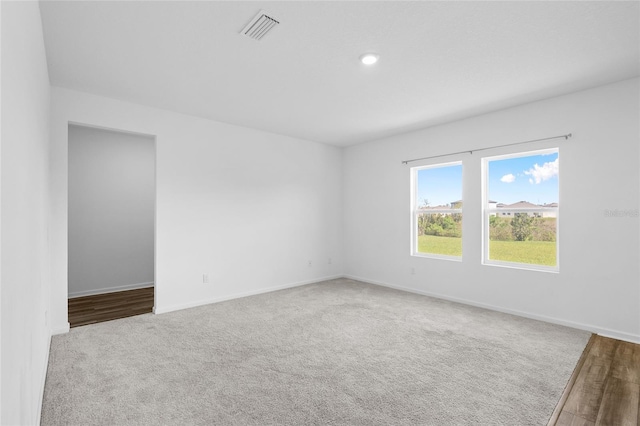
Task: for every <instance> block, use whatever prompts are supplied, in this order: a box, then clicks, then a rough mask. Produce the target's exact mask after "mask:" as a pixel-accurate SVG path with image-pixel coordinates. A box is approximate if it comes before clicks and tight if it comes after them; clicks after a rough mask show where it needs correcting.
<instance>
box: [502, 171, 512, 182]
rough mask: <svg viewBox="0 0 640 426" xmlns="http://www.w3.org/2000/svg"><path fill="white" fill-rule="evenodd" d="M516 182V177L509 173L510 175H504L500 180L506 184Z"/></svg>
mask: <svg viewBox="0 0 640 426" xmlns="http://www.w3.org/2000/svg"><path fill="white" fill-rule="evenodd" d="M514 180H516V177H515V176H514V175H512V174H511V173H509V174H508V175H504V176H502V177H501V178H500V182H504V183H511V182H513V181H514Z"/></svg>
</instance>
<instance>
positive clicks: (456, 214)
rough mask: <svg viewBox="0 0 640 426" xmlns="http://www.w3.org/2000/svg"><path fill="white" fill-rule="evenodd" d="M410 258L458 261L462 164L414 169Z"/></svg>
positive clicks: (460, 230)
mask: <svg viewBox="0 0 640 426" xmlns="http://www.w3.org/2000/svg"><path fill="white" fill-rule="evenodd" d="M412 172H413V173H412V176H413V179H414V193H413V200H412V201H413V254H414V255H423V256H429V257H450V258H461V257H462V164H461V163H447V164H438V165H434V166H425V167H415V168H413V169H412Z"/></svg>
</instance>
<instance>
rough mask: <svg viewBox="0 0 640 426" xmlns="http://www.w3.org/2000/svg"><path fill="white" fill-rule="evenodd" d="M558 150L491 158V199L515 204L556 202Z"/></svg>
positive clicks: (489, 175)
mask: <svg viewBox="0 0 640 426" xmlns="http://www.w3.org/2000/svg"><path fill="white" fill-rule="evenodd" d="M558 169H559V158H558V153H557V152H554V153H551V154H544V155H539V154H538V155H531V156H527V157H518V158H507V159H504V160H494V161H490V162H489V173H488V180H487V183H488V186H489V199H490V200H492V201H497V202H498V203H504V204H512V203H517V202H518V201H528V202H530V203H533V204H545V203H557V202H558V201H559V200H558Z"/></svg>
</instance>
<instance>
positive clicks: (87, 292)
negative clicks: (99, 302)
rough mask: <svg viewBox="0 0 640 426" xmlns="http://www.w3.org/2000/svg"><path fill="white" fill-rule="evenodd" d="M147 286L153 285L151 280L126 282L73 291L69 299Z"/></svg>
mask: <svg viewBox="0 0 640 426" xmlns="http://www.w3.org/2000/svg"><path fill="white" fill-rule="evenodd" d="M147 287H153V282H148V283H135V284H126V285H121V286H118V287H107V288H98V289H95V290H83V291H76V292H73V293H69V299H74V298H76V297H83V296H93V295H95V294H106V293H115V292H118V291H126V290H136V289H139V288H147Z"/></svg>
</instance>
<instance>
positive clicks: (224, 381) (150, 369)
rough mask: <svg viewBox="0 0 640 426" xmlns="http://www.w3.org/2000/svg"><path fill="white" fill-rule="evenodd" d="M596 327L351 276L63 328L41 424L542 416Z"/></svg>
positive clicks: (445, 421)
mask: <svg viewBox="0 0 640 426" xmlns="http://www.w3.org/2000/svg"><path fill="white" fill-rule="evenodd" d="M588 339H589V333H586V332H582V331H578V330H574V329H570V328H566V327H561V326H556V325H552V324H547V323H543V322H538V321H532V320H528V319H523V318H519V317H515V316H510V315H505V314H501V313H497V312H492V311H488V310H483V309H478V308H473V307H469V306H465V305H460V304H455V303H451V302H446V301H442V300H437V299H432V298H428V297H424V296H418V295H415V294H410V293H405V292H401V291H396V290H391V289H386V288H383V287H378V286H373V285H369V284H364V283H360V282H356V281H352V280H347V279H340V280H333V281H327V282H323V283H318V284H312V285H307V286H303V287H297V288H293V289H288V290H282V291H278V292H273V293H268V294H263V295H258V296H252V297H247V298H243V299H236V300H232V301H228V302H223V303H217V304H213V305H207V306H203V307H199V308H193V309H188V310H183V311H179V312H173V313H168V314H163V315H153V314H147V315H142V316H138V317H132V318H126V319H121V320H116V321H112V322H107V323H101V324H96V325H90V326H85V327H79V328H74V329H73V330H71V332H70V333H68V334H65V335H60V336H54V338H53V340H52V342H51V355H50V361H49V370H48V373H47V382H46V386H45V396H44V404H43V412H42V424H43V425H212V424H219V425H311V424H329V425H545V424H546V423H547V421H548V419H549V417H550V416H551V413H552V412H553V409H554V407H555V405H556V403H557V402H558V399H559V398H560V395H561V394H562V391H563V389H564V386H565V385H566V383H567V381H568V379H569V376H570V375H571V372H572V371H573V368H574V366H575V364H576V362H577V361H578V358H579V357H580V354H581V352H582V350H583V348H584V347H585V345H586V343H587V340H588Z"/></svg>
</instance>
